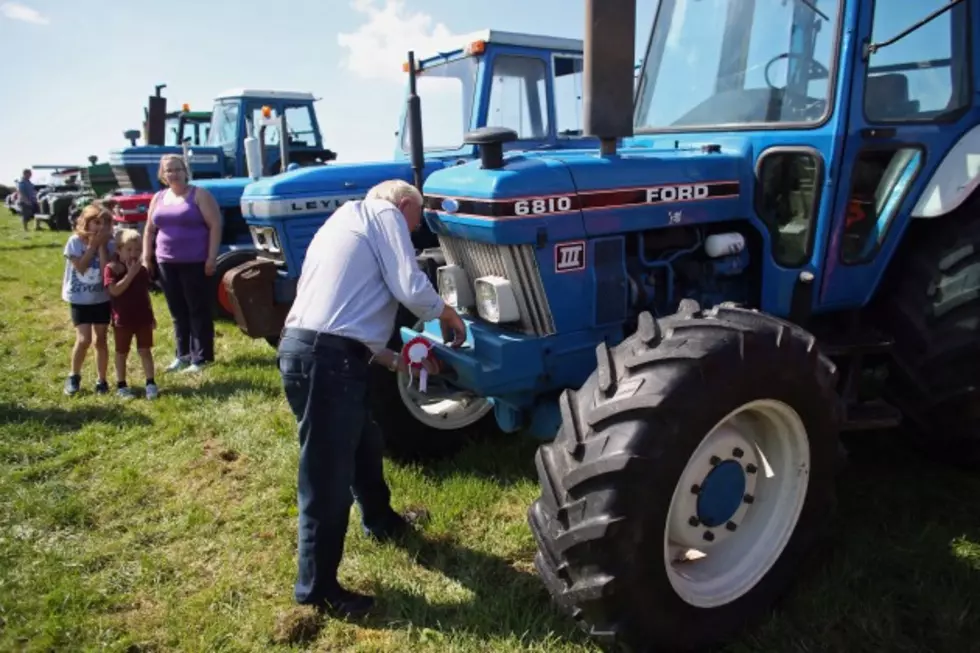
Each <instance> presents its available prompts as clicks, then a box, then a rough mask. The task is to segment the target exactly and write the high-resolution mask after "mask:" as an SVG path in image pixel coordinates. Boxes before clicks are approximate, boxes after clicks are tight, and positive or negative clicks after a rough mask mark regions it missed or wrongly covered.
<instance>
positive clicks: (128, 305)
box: [104, 229, 158, 399]
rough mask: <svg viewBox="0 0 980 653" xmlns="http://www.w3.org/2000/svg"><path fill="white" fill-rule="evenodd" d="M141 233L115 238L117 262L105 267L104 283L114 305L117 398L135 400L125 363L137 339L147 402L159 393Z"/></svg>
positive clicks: (130, 231)
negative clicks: (131, 344)
mask: <svg viewBox="0 0 980 653" xmlns="http://www.w3.org/2000/svg"><path fill="white" fill-rule="evenodd" d="M141 240H142V239H141V237H140V233H139V232H138V231H136V230H135V229H120V230H119V232H118V233H117V234H116V256H117V258H116V260H115V261H113V262H112V263H110V264H109V265H107V266H106V267H105V272H104V275H105V277H104V281H105V286H106V288H108V289H109V297H110V301H111V303H112V334H113V337H114V339H115V342H116V380H117V384H118V389H117V390H116V394H117V395H118V396H120V397H123V398H127V399H128V398H131V397H133V391H132V390H130V388H129V387H128V386H127V385H126V359H127V358H128V357H129V345H130V343H131V342H132V340H133V337H134V336H135V338H136V351H137V352H139V356H140V360H141V361H142V363H143V372H144V373H145V374H146V398H147V399H156V397H157V394H158V390H157V385H156V382H155V381H154V379H153V351H152V348H153V329H155V328H156V320H155V319H154V318H153V305H152V304H151V303H150V275H149V273H148V272H147V271H146V268H144V267H143V265H142V264H141V263H140V255H141V254H142V252H143V245H142V242H141Z"/></svg>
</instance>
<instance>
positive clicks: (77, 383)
mask: <svg viewBox="0 0 980 653" xmlns="http://www.w3.org/2000/svg"><path fill="white" fill-rule="evenodd" d="M81 385H82V377H81V376H79V375H78V374H72V375H70V376H69V377H68V378H67V379H65V394H66V395H68V396H69V397H70V396H72V395H73V394H75V393H76V392H78V389H79V388H80V387H81Z"/></svg>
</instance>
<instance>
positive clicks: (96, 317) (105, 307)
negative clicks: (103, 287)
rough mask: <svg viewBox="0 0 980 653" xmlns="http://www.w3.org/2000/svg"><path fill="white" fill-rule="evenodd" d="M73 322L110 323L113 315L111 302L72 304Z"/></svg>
mask: <svg viewBox="0 0 980 653" xmlns="http://www.w3.org/2000/svg"><path fill="white" fill-rule="evenodd" d="M70 306H71V322H72V324H74V325H75V326H78V325H79V324H109V319H110V318H111V317H112V310H111V308H110V306H111V304H110V303H109V302H105V303H102V304H71V305H70Z"/></svg>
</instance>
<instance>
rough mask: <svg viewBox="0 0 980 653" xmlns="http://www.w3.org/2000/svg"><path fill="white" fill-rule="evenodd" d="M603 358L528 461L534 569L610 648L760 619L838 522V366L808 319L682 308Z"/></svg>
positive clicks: (728, 632) (691, 639) (646, 322)
mask: <svg viewBox="0 0 980 653" xmlns="http://www.w3.org/2000/svg"><path fill="white" fill-rule="evenodd" d="M597 359H598V364H597V368H596V371H595V372H594V373H593V374H592V376H591V377H590V378H589V380H588V381H587V382H586V383H585V385H584V386H583V387H582V388H581V389H580V390H579V391H577V392H572V391H566V392H565V393H563V394H562V397H561V400H560V401H561V414H562V418H563V420H562V425H561V429H560V431H559V433H558V436H557V438H556V439H555V441H554V442H552V443H549V444H546V445H543V446H541V447H540V448H539V450H538V453H537V455H536V459H535V462H536V466H537V470H538V477H539V482H540V485H541V496H540V497H539V498H538V500H537V501H535V502H534V504H533V505H532V506H531V508H530V510H529V515H528V516H529V522H530V526H531V530H532V532H533V533H534V535H535V539H536V540H537V543H538V553H537V555H536V557H535V566H536V567H537V569H538V573H539V574H540V575H541V577H542V579H543V580H544V583H545V585H546V587H547V589H548V590H549V592H550V594H551V595H552V597H553V599H554V600H555V601H556V602H557V603H558V605H559V606H561V607H562V608H563V609H564V610H565V611H566V612H567V613H568V614H570V615H571V616H572V617H573V618H574V619H576V620H577V621H578V622H579V624H580V625H581V626H582V627H583V628H584V629H585V630H586V631H587V632H590V633H591V634H592V635H593V636H595V637H596V638H598V639H599V640H600V641H603V642H604V643H606V644H608V645H613V644H627V645H638V644H642V643H646V644H648V645H649V644H655V645H657V646H663V647H664V649H665V650H691V649H699V648H702V647H706V646H711V645H714V644H718V643H720V642H722V641H724V640H726V639H728V638H729V637H731V636H732V635H734V634H736V633H737V632H738V631H739V630H741V629H742V628H743V627H744V626H745V625H746V624H747V623H751V622H753V621H755V620H758V619H760V618H762V617H764V616H765V615H766V614H767V613H768V611H769V610H770V608H771V607H772V605H773V603H774V602H775V601H776V600H777V599H778V597H779V596H780V595H781V594H782V593H783V592H784V591H785V590H786V589H787V588H788V587H789V586H790V584H791V583H792V582H793V581H794V580H795V579H796V577H797V575H798V574H799V573H800V569H801V562H802V561H803V558H804V556H806V555H807V553H808V552H809V551H810V550H811V549H812V548H813V546H814V544H815V542H816V541H817V539H818V537H819V536H820V535H821V534H822V533H823V532H824V529H825V527H826V526H827V525H828V523H829V520H830V518H831V517H832V515H833V511H834V503H835V492H834V469H835V460H836V453H837V426H838V425H837V420H838V401H839V400H838V396H837V394H836V391H835V389H834V388H835V380H836V370H835V368H834V366H833V364H832V363H831V362H830V361H829V360H828V359H827V358H826V357H824V356H823V355H821V354H820V353H819V352H818V350H817V347H816V343H815V339H814V338H813V337H812V336H811V335H809V334H808V333H807V332H805V331H803V330H802V329H800V328H799V327H796V326H794V325H792V324H789V323H787V322H783V321H781V320H777V319H775V318H772V317H769V316H767V315H764V314H761V313H758V312H755V311H750V310H746V309H739V308H735V307H731V306H722V307H718V308H715V309H712V310H710V311H707V312H702V311H701V310H700V309H699V307H698V306H697V304H695V303H693V302H690V301H688V300H685V302H683V303H682V307H681V311H680V312H679V313H678V314H677V315H674V316H671V317H668V318H665V319H663V320H659V321H658V320H655V319H654V318H652V317H651V316H650V314H648V313H646V314H643V315H642V316H641V319H640V321H639V328H638V330H637V333H636V334H634V335H633V336H631V337H629V338H627V339H626V340H625V341H624V342H623V343H621V344H619V345H618V346H616V347H612V348H608V347H607V346H606V345H605V344H604V343H603V344H600V345H599V347H598V349H597Z"/></svg>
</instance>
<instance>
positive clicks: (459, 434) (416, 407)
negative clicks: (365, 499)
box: [369, 306, 497, 462]
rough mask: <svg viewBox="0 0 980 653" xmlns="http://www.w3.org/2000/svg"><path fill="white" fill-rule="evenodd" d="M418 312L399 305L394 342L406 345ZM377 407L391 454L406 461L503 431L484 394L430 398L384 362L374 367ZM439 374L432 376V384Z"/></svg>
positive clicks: (443, 454)
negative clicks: (404, 332)
mask: <svg viewBox="0 0 980 653" xmlns="http://www.w3.org/2000/svg"><path fill="white" fill-rule="evenodd" d="M412 324H415V326H416V328H418V327H419V325H418V324H417V322H416V320H415V317H414V316H413V315H411V313H409V312H408V311H407V310H405V309H404V307H401V306H399V310H398V317H397V318H396V327H395V331H394V333H393V335H392V337H391V339H390V340H389V341H388V348H389V349H391V350H393V351H401V337H400V336H399V334H398V331H399V328H400V326H402V325H412ZM370 375H371V376H370V379H369V382H370V396H371V413H372V416H373V417H374V420H375V422H377V424H378V426H379V427H380V428H381V431H382V433H383V434H384V440H385V448H386V450H387V452H388V455H389V456H390V457H391V458H393V459H396V460H401V461H406V462H432V461H436V460H440V459H445V458H449V457H452V456H454V455H456V454H457V453H458V452H459V451H460V450H462V449H463V448H464V447H465V446H466V445H467V444H469V443H471V442H473V441H475V440H476V439H478V438H480V437H483V436H486V435H489V434H491V433H493V432H496V431H497V422H496V419H495V418H494V414H493V404H492V403H490V402H489V401H488V400H486V399H484V398H482V397H475V396H466V395H460V396H459V397H458V398H457V399H456V400H452V401H439V402H436V401H428V402H427V401H426V396H425V395H421V394H420V393H418V391H417V388H418V382H417V381H416V382H413V384H412V388H413V389H412V390H408V389H407V388H406V386H407V385H408V378H407V377H406V376H403V375H401V374H395V373H393V372H391V371H389V370H387V369H385V368H383V367H381V366H379V365H372V366H371V370H370ZM437 383H438V379H433V380H431V381H430V385H435V384H437Z"/></svg>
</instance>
